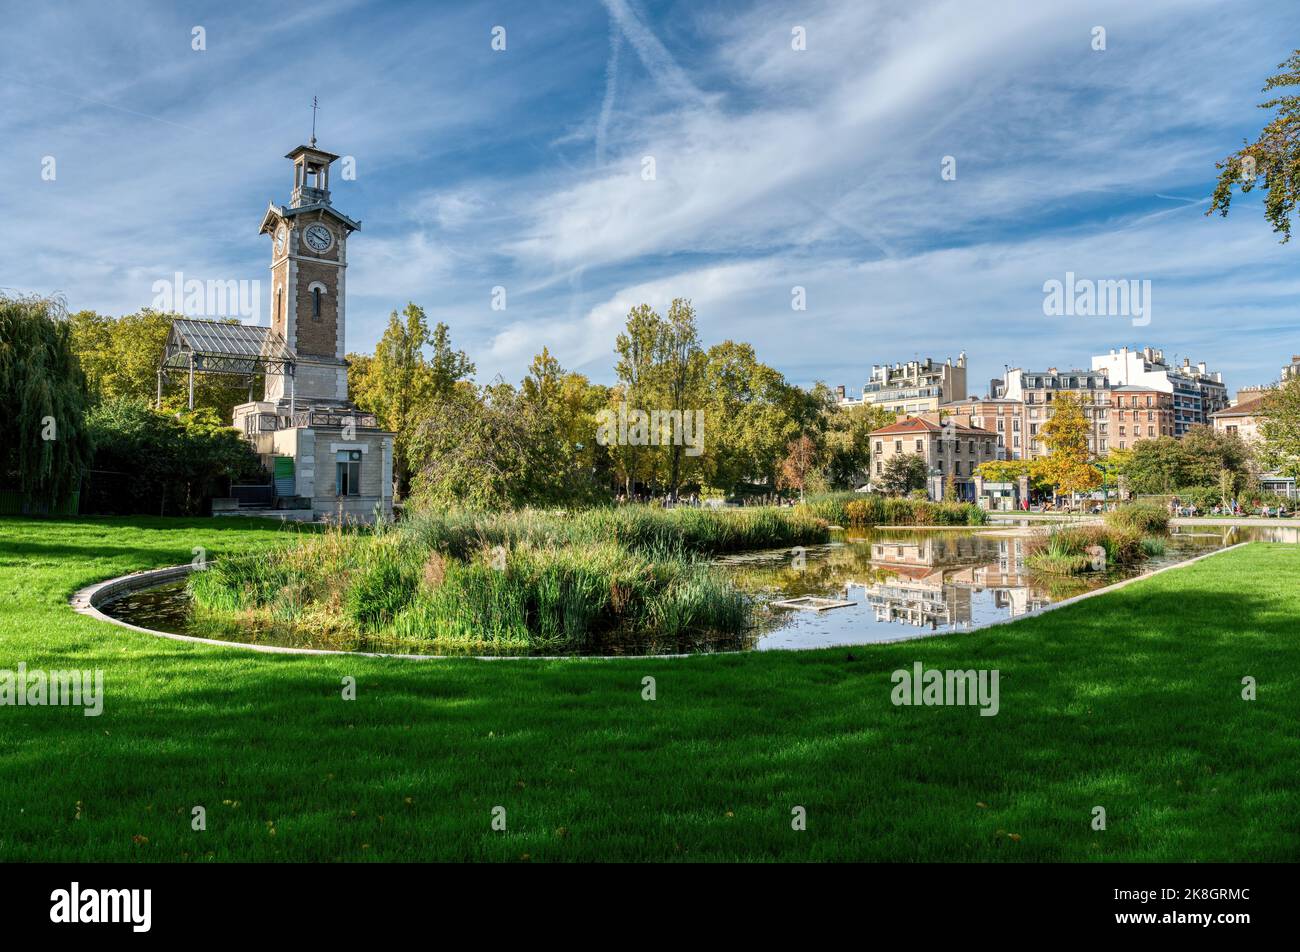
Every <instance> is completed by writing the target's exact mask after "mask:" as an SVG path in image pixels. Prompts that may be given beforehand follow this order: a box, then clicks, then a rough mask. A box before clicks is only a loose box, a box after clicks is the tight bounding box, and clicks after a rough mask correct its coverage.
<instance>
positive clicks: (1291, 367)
mask: <svg viewBox="0 0 1300 952" xmlns="http://www.w3.org/2000/svg"><path fill="white" fill-rule="evenodd" d="M1292 377H1300V354H1292V355H1291V363H1289V364H1287V365H1286V366H1285V367H1283V368H1282V382H1283V383H1286V382H1287V381H1288V380H1290V379H1291V378H1292Z"/></svg>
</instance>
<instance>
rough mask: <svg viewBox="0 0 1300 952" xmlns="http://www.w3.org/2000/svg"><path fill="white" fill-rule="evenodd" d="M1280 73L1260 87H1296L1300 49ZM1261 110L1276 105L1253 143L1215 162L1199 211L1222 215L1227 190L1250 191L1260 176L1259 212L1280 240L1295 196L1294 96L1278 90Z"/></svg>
mask: <svg viewBox="0 0 1300 952" xmlns="http://www.w3.org/2000/svg"><path fill="white" fill-rule="evenodd" d="M1278 69H1279V70H1281V71H1282V72H1280V73H1277V74H1276V75H1274V76H1271V77H1269V79H1268V81H1267V82H1265V83H1264V89H1263V90H1262V91H1263V92H1268V91H1269V90H1273V89H1285V88H1288V87H1294V86H1300V50H1296V51H1295V52H1293V53H1292V54H1291V55H1290V57H1288V58H1287V59H1286V60H1285V61H1283V62H1281V63H1279V64H1278ZM1259 108H1261V109H1276V110H1277V115H1276V116H1274V118H1273V119H1272V120H1271V121H1269V122H1268V123H1267V124H1266V125H1265V126H1264V128H1263V130H1262V131H1261V132H1260V134H1259V137H1258V138H1257V139H1256V140H1255V141H1254V142H1246V143H1245V144H1244V145H1243V147H1242V148H1241V149H1239V150H1238V151H1236V152H1234V153H1232V154H1231V155H1229V156H1228V157H1227V158H1226V159H1224V160H1223V161H1222V162H1218V163H1216V164H1215V167H1216V168H1218V169H1219V181H1218V184H1217V185H1216V186H1215V188H1214V195H1213V197H1212V199H1211V201H1210V207H1209V209H1208V210H1207V211H1206V212H1205V214H1207V215H1210V214H1213V213H1214V212H1216V211H1217V212H1218V213H1219V214H1220V215H1222V216H1225V217H1226V216H1227V214H1228V209H1229V207H1230V206H1231V204H1232V189H1233V186H1236V187H1238V188H1240V189H1241V191H1242V192H1250V191H1253V190H1254V189H1255V187H1256V185H1258V184H1259V182H1260V181H1261V180H1262V181H1263V183H1264V186H1265V187H1266V188H1267V189H1268V193H1267V194H1266V195H1265V196H1264V217H1265V218H1267V219H1268V221H1269V223H1270V224H1271V225H1272V226H1273V231H1274V232H1275V233H1276V234H1280V235H1281V236H1282V237H1281V239H1279V240H1280V241H1281V242H1282V243H1283V244H1285V243H1286V242H1288V241H1290V240H1291V216H1292V214H1293V213H1294V212H1295V208H1296V199H1297V197H1300V96H1298V95H1294V94H1283V95H1278V96H1275V97H1273V98H1272V99H1269V100H1268V101H1266V102H1262V103H1260V104H1259Z"/></svg>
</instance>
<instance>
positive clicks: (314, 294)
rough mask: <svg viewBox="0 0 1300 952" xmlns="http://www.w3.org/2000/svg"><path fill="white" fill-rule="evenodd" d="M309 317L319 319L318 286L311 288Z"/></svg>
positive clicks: (314, 319)
mask: <svg viewBox="0 0 1300 952" xmlns="http://www.w3.org/2000/svg"><path fill="white" fill-rule="evenodd" d="M311 319H312V320H313V321H319V320H320V288H312V289H311Z"/></svg>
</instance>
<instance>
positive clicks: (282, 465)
mask: <svg viewBox="0 0 1300 952" xmlns="http://www.w3.org/2000/svg"><path fill="white" fill-rule="evenodd" d="M275 494H276V495H277V496H293V495H296V494H297V486H295V485H294V479H293V457H292V456H277V457H276V458H275Z"/></svg>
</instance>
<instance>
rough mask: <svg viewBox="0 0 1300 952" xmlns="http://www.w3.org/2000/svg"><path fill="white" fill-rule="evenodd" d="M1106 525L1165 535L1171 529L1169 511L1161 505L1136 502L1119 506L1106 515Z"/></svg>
mask: <svg viewBox="0 0 1300 952" xmlns="http://www.w3.org/2000/svg"><path fill="white" fill-rule="evenodd" d="M1105 520H1106V525H1108V526H1110V527H1111V528H1114V529H1126V530H1129V531H1131V532H1136V533H1139V534H1141V535H1163V534H1164V533H1166V532H1168V531H1169V513H1168V512H1167V511H1166V510H1165V509H1164V508H1163V507H1161V506H1152V505H1146V504H1142V503H1134V504H1130V505H1125V506H1117V507H1116V508H1114V509H1112V510H1111V511H1110V512H1108V513H1106V515H1105Z"/></svg>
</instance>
